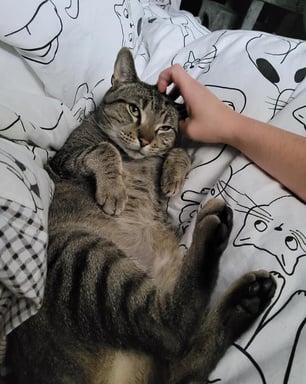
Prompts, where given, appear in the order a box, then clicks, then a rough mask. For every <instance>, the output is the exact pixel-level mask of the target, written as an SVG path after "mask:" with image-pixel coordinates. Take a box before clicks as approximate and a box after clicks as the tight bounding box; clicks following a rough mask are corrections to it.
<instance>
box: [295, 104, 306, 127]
mask: <svg viewBox="0 0 306 384" xmlns="http://www.w3.org/2000/svg"><path fill="white" fill-rule="evenodd" d="M292 115H293V117H294V118H295V119H296V120H297V121H298V122H299V123H301V124H302V125H303V127H304V129H305V130H306V105H303V106H302V107H299V108H297V109H295V110H294V111H293V112H292Z"/></svg>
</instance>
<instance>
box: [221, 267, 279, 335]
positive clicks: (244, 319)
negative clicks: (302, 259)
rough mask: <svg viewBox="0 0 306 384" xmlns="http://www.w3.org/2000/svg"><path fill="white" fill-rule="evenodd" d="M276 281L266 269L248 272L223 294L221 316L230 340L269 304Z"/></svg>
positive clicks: (241, 331)
mask: <svg viewBox="0 0 306 384" xmlns="http://www.w3.org/2000/svg"><path fill="white" fill-rule="evenodd" d="M275 290H276V282H275V279H274V278H273V276H272V274H270V273H269V272H267V271H263V270H260V271H255V272H249V273H247V274H245V275H244V276H242V277H241V278H240V279H238V280H237V281H235V282H234V283H233V285H232V287H231V288H230V289H229V291H228V292H227V293H226V294H225V297H224V299H223V304H222V306H221V308H222V313H221V317H222V318H223V319H227V320H225V323H226V328H227V329H228V330H229V332H230V333H231V338H232V341H234V340H235V339H236V338H238V337H239V336H240V335H241V334H242V333H243V332H244V331H246V330H247V329H248V328H249V326H250V325H251V324H252V323H253V321H254V320H255V319H256V318H257V317H258V316H259V315H260V314H261V313H262V312H263V311H264V309H265V308H266V307H267V306H268V305H269V304H270V302H271V299H272V297H273V296H274V294H275Z"/></svg>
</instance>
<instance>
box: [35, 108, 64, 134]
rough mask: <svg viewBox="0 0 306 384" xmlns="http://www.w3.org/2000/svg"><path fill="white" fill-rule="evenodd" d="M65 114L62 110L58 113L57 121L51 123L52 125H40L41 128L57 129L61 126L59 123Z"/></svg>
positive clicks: (46, 129) (45, 129)
mask: <svg viewBox="0 0 306 384" xmlns="http://www.w3.org/2000/svg"><path fill="white" fill-rule="evenodd" d="M61 105H63V104H62V103H61ZM63 115H64V111H63V110H62V111H61V112H60V114H59V115H58V117H57V119H56V122H55V123H54V124H53V125H51V126H50V127H43V126H40V127H39V128H40V129H43V130H44V131H53V130H54V129H56V128H57V127H58V126H59V124H60V122H61V120H62V117H63Z"/></svg>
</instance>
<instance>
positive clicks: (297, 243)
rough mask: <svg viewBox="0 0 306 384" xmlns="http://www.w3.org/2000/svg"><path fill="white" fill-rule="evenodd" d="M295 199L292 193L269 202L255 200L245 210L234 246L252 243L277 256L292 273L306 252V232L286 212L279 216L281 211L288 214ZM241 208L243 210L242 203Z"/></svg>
mask: <svg viewBox="0 0 306 384" xmlns="http://www.w3.org/2000/svg"><path fill="white" fill-rule="evenodd" d="M246 196H247V195H246ZM288 200H290V202H289V201H288ZM294 200H295V198H294V197H293V196H292V195H284V196H281V197H278V198H275V199H274V200H272V201H270V202H269V203H267V204H259V205H257V204H254V202H253V206H252V207H251V208H249V209H247V210H246V211H244V212H245V214H246V215H245V219H244V222H243V225H242V227H241V229H240V230H239V232H238V234H237V236H236V238H235V239H234V246H235V247H241V246H251V247H255V248H256V249H258V250H260V251H263V252H264V253H268V254H270V255H272V256H274V257H275V258H276V260H277V262H278V263H279V265H280V267H281V268H282V270H283V271H284V272H285V273H286V274H287V275H293V274H294V272H295V269H296V267H297V265H298V263H299V262H300V259H301V258H304V257H305V256H306V233H304V232H303V230H300V229H297V228H295V227H293V225H292V223H290V222H289V224H288V222H287V218H285V215H284V216H282V217H281V218H278V217H279V216H280V212H284V213H285V214H287V207H288V206H293V205H294V204H293V202H294ZM250 202H251V199H250ZM292 209H293V208H292ZM240 212H243V208H242V207H241V209H240ZM265 233H267V234H268V235H267V237H265Z"/></svg>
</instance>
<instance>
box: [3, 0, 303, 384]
mask: <svg viewBox="0 0 306 384" xmlns="http://www.w3.org/2000/svg"><path fill="white" fill-rule="evenodd" d="M102 3H103V4H102ZM179 6H180V1H179V0H175V1H174V0H172V1H171V0H146V1H145V0H109V1H107V2H101V1H100V0H92V1H91V2H90V4H89V3H86V2H84V1H82V0H28V1H27V2H26V5H25V4H23V3H22V2H15V1H11V2H1V3H0V14H1V16H2V17H1V23H0V78H1V90H0V115H1V119H0V180H1V183H0V212H1V214H0V263H1V265H0V332H1V333H0V336H1V337H2V338H3V339H4V338H5V335H7V334H8V333H9V332H11V331H12V330H13V329H14V328H15V327H17V326H18V325H19V324H20V323H21V322H23V321H25V320H26V319H27V318H29V316H31V315H33V314H34V313H36V312H37V310H38V309H39V308H40V306H41V303H42V299H43V293H44V281H45V277H46V247H47V241H48V226H47V218H48V207H49V204H50V201H51V199H52V193H53V185H52V183H51V181H50V179H49V178H48V175H47V174H46V172H45V171H44V169H43V166H44V164H45V163H46V161H47V160H48V158H49V157H50V156H52V155H53V154H54V151H56V150H57V149H58V148H60V146H61V145H62V144H63V143H64V141H65V139H66V138H67V136H68V135H69V133H70V132H71V131H72V130H73V129H74V128H75V127H76V126H78V125H79V124H80V123H81V122H82V120H83V119H84V117H85V116H86V115H87V114H88V113H90V112H91V111H93V110H94V109H95V107H96V105H97V104H99V102H100V101H101V98H102V96H103V95H104V93H105V91H106V90H107V89H108V87H109V86H110V78H111V74H112V70H113V63H114V59H115V57H116V54H117V52H118V50H119V49H120V47H121V46H127V47H129V48H130V49H131V50H132V52H133V55H134V58H135V63H136V67H137V71H138V74H139V77H140V78H141V79H142V80H144V81H146V82H149V83H152V84H154V83H156V81H157V77H158V75H159V73H160V71H161V70H163V69H164V68H166V67H168V66H170V65H172V64H174V63H179V64H181V65H182V66H183V67H184V68H185V70H186V71H188V72H189V73H190V74H191V75H192V76H193V77H195V78H196V79H198V80H199V81H200V82H201V83H203V84H205V85H207V86H208V87H209V88H210V89H211V90H212V91H213V92H214V93H215V94H216V95H217V96H218V97H219V98H220V99H221V100H222V101H223V102H224V103H226V104H227V105H228V107H229V108H233V109H235V110H236V111H238V112H239V113H242V114H245V115H247V116H251V117H254V118H256V119H259V120H261V121H265V122H271V123H273V124H274V125H276V126H279V127H281V128H283V129H286V130H290V131H292V132H295V133H297V134H300V135H305V134H306V131H305V130H306V80H305V76H306V67H305V57H306V44H305V42H304V41H300V40H294V39H289V38H286V37H281V36H275V35H269V34H266V33H262V32H259V31H239V30H235V31H234V30H222V31H214V32H210V31H209V30H207V29H206V28H204V27H203V26H201V25H200V23H199V22H198V20H197V18H195V17H193V16H192V15H191V14H190V13H188V12H186V11H182V10H180V9H179ZM188 150H189V151H190V153H191V155H192V157H193V164H192V169H191V171H190V173H189V175H188V177H187V180H186V183H185V186H184V189H183V191H182V193H181V194H180V195H179V196H177V197H175V198H172V199H170V200H169V203H168V213H169V219H170V220H171V222H172V224H173V225H174V226H175V227H177V229H178V231H179V233H180V236H181V248H182V253H184V252H185V250H186V249H187V248H188V246H189V244H190V240H191V236H192V230H193V225H194V218H195V216H196V212H197V210H198V208H199V206H201V205H202V204H204V203H205V202H206V201H207V200H208V199H210V198H221V199H224V200H225V201H226V203H227V204H228V205H230V206H231V207H232V209H233V211H234V228H233V231H232V234H231V238H230V242H229V246H228V248H227V249H226V251H225V253H224V255H223V257H222V261H221V265H220V277H219V280H218V285H217V288H216V292H215V295H214V300H216V299H218V297H219V296H220V293H221V292H222V291H223V290H224V289H225V288H226V287H227V286H228V285H229V284H230V283H231V282H232V281H233V280H234V279H235V278H237V277H239V276H240V275H242V274H243V273H245V272H247V271H249V270H256V269H267V270H269V271H271V272H272V273H273V275H274V277H275V279H276V280H277V284H278V288H277V293H276V295H275V297H274V298H273V301H272V303H271V305H270V306H269V308H267V310H266V311H265V313H264V314H263V315H262V316H261V317H260V318H259V319H258V321H257V322H256V323H255V324H254V326H253V327H252V328H251V329H250V330H249V331H248V332H246V333H245V334H244V335H243V337H241V338H240V339H239V340H237V341H236V342H235V343H234V345H233V346H232V347H231V348H230V349H229V350H228V352H227V353H226V355H225V356H224V358H223V359H222V360H221V361H220V363H219V364H218V366H217V367H216V369H215V371H214V372H213V373H212V375H211V381H210V382H211V383H217V382H218V383H219V382H220V383H227V384H239V383H243V384H266V383H267V384H279V383H290V384H294V383H299V384H300V383H301V382H303V380H305V378H306V366H305V364H304V359H305V358H304V356H303V355H304V352H305V350H306V327H305V324H306V280H305V278H304V276H305V275H306V258H305V256H306V207H305V204H304V203H303V202H301V201H300V200H299V199H298V198H296V197H295V196H294V195H293V194H292V193H291V192H290V191H288V190H286V189H285V188H284V187H283V186H282V185H280V184H279V183H278V182H277V181H275V180H273V179H272V178H271V177H270V176H269V175H267V174H265V173H264V172H263V171H262V170H261V169H259V168H258V167H257V166H256V165H255V164H253V163H252V162H251V161H250V160H248V159H247V158H245V157H244V156H243V155H242V154H241V153H239V152H237V151H236V150H235V149H233V148H230V147H228V146H224V145H222V144H220V145H211V144H210V145H204V144H197V143H188Z"/></svg>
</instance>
